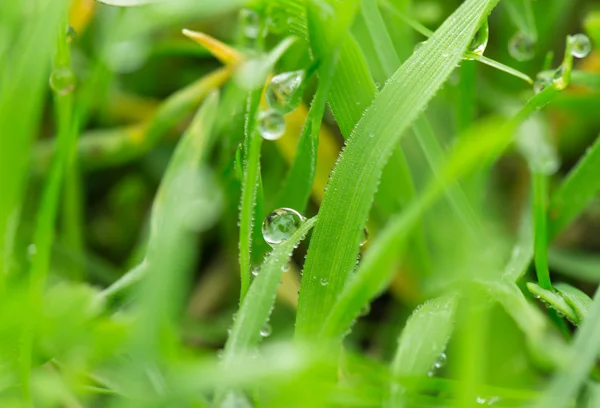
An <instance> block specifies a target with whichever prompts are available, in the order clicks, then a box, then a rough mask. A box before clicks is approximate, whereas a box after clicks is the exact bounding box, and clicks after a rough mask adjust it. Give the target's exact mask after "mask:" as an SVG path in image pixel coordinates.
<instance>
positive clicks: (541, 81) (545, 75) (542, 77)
mask: <svg viewBox="0 0 600 408" xmlns="http://www.w3.org/2000/svg"><path fill="white" fill-rule="evenodd" d="M552 77H553V74H551V73H550V72H548V71H543V72H540V73H539V74H538V75H537V78H536V80H535V82H534V83H533V90H534V92H535V93H536V94H537V93H540V92H542V91H543V90H544V89H546V88H547V87H549V86H551V85H552Z"/></svg>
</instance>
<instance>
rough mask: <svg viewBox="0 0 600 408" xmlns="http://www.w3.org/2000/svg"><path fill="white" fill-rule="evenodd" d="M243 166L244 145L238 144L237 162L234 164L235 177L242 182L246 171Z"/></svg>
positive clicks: (236, 150)
mask: <svg viewBox="0 0 600 408" xmlns="http://www.w3.org/2000/svg"><path fill="white" fill-rule="evenodd" d="M243 167H244V166H243V165H242V144H241V143H240V144H238V147H237V149H235V160H234V162H233V169H234V171H235V175H236V177H237V179H238V180H242V179H243V178H244V169H243Z"/></svg>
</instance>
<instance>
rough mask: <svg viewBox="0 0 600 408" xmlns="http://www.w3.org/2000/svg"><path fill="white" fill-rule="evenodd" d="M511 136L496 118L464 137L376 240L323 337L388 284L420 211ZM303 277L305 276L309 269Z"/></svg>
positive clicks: (340, 328) (341, 327)
mask: <svg viewBox="0 0 600 408" xmlns="http://www.w3.org/2000/svg"><path fill="white" fill-rule="evenodd" d="M482 133H483V134H486V135H487V137H486V138H485V139H484V138H481V137H478V136H479V135H481V134H482ZM511 137H512V127H510V126H508V127H502V126H499V124H498V123H497V122H496V121H491V122H488V123H485V124H484V125H480V126H478V127H476V128H474V129H472V131H471V133H470V134H469V135H468V136H465V137H464V138H461V141H460V142H459V143H458V144H457V145H456V146H455V150H454V151H453V153H452V154H451V155H450V156H449V158H448V161H447V163H446V165H445V166H444V167H443V169H442V171H440V173H439V177H437V178H434V179H433V181H432V182H431V184H430V185H429V187H428V188H427V189H426V190H425V191H424V192H423V193H422V194H421V195H419V196H417V198H416V199H415V201H413V203H412V204H411V205H410V206H408V207H407V208H406V209H405V210H404V211H403V212H402V213H400V214H398V215H397V216H395V217H394V218H393V219H392V220H390V222H389V223H388V225H387V226H386V228H385V229H384V230H382V231H381V232H380V234H379V236H378V238H377V239H376V240H374V241H373V243H372V244H371V247H370V249H369V251H367V253H366V254H365V255H364V258H363V260H362V261H361V263H360V265H359V267H358V270H357V271H356V272H355V274H354V276H353V277H352V278H351V279H350V281H349V282H348V283H347V284H346V285H345V287H344V288H343V290H342V291H341V293H340V294H339V296H338V298H337V301H336V302H335V303H334V304H333V305H332V308H331V312H330V313H329V314H328V316H327V319H326V320H325V322H324V324H323V329H322V332H321V336H322V337H323V338H326V339H329V338H334V339H335V338H338V339H339V338H341V336H343V334H344V333H345V332H346V330H347V329H348V328H349V327H350V326H351V325H352V323H353V322H354V320H355V319H356V318H357V317H358V316H359V314H360V310H361V308H362V307H363V306H364V305H365V304H367V303H368V302H369V301H370V300H371V299H372V298H373V297H374V296H376V295H377V294H378V293H380V292H381V291H382V290H383V289H385V288H386V286H387V284H388V283H389V281H390V280H391V278H392V276H393V271H392V270H391V268H390V267H391V265H392V263H393V261H394V260H395V259H397V258H398V257H399V256H400V255H401V254H402V252H403V251H404V250H405V249H406V239H407V237H408V235H409V234H410V232H411V230H412V228H414V226H415V224H416V222H417V220H418V219H419V216H420V214H421V213H422V212H424V211H425V210H426V209H428V208H429V207H430V206H431V205H432V204H433V203H434V202H435V201H436V200H437V199H439V197H440V196H441V195H442V194H443V193H444V191H445V188H446V187H447V186H448V185H451V184H453V183H454V182H456V181H457V179H458V178H460V177H462V176H464V175H465V174H468V173H470V172H472V171H473V170H474V169H475V168H477V167H478V166H480V165H482V164H483V163H486V162H489V161H491V160H492V159H494V158H495V157H497V156H498V155H499V154H500V153H501V152H502V150H503V149H504V148H506V146H507V145H508V143H509V142H510V140H511ZM320 216H321V215H320ZM317 225H318V224H317ZM315 232H316V231H315ZM313 237H314V236H313ZM313 239H314V238H313ZM303 279H306V272H305V275H304V278H303ZM301 293H302V292H301Z"/></svg>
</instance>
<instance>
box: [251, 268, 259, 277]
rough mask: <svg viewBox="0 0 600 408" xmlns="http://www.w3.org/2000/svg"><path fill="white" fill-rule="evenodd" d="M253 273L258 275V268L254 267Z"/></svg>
mask: <svg viewBox="0 0 600 408" xmlns="http://www.w3.org/2000/svg"><path fill="white" fill-rule="evenodd" d="M252 275H253V276H258V268H254V269H252Z"/></svg>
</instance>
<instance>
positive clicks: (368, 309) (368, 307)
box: [360, 303, 371, 316]
mask: <svg viewBox="0 0 600 408" xmlns="http://www.w3.org/2000/svg"><path fill="white" fill-rule="evenodd" d="M369 313H371V304H370V303H367V304H366V305H364V306H363V307H362V308H361V309H360V316H366V315H368V314H369Z"/></svg>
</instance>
